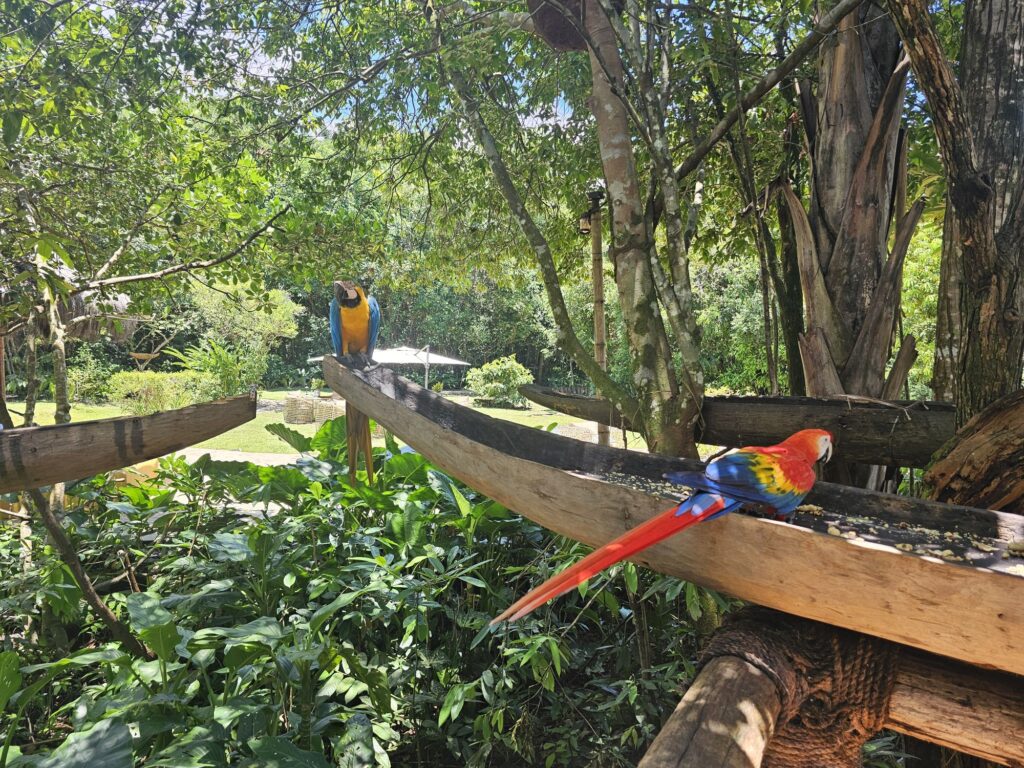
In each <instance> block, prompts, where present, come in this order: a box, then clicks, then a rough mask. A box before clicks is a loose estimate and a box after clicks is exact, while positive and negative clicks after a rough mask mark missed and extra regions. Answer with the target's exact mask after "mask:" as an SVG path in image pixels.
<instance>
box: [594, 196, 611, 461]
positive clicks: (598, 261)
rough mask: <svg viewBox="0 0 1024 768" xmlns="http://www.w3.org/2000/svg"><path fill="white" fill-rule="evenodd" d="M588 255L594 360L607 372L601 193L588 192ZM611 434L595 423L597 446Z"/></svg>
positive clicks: (606, 443) (605, 426)
mask: <svg viewBox="0 0 1024 768" xmlns="http://www.w3.org/2000/svg"><path fill="white" fill-rule="evenodd" d="M589 196H590V202H591V205H590V255H591V267H590V272H591V278H592V280H593V282H594V359H595V360H596V361H597V364H598V365H599V366H601V370H602V371H607V370H608V332H607V328H606V327H605V312H604V257H603V253H602V248H601V200H602V199H603V198H604V192H603V191H600V190H598V191H595V192H590V193H589ZM610 437H611V432H610V430H609V428H608V425H607V424H603V423H601V422H600V421H599V422H597V444H598V445H609V444H610V442H611V440H610Z"/></svg>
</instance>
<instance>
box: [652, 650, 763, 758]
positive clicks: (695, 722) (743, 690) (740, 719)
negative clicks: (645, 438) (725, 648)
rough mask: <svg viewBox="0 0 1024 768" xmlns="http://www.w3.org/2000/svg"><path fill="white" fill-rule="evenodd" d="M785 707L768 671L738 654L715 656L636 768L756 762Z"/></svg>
mask: <svg viewBox="0 0 1024 768" xmlns="http://www.w3.org/2000/svg"><path fill="white" fill-rule="evenodd" d="M781 710H782V701H781V699H780V698H779V692H778V689H777V688H776V687H775V683H774V682H772V680H771V678H769V677H768V675H766V674H765V673H764V672H762V671H761V670H759V669H757V668H756V667H754V666H753V665H752V664H748V663H747V662H746V661H744V660H743V659H740V658H737V657H735V656H720V657H719V658H716V659H712V660H711V662H709V663H708V665H707V666H706V667H704V669H703V670H701V673H700V674H699V675H698V676H697V679H696V680H694V681H693V685H691V686H690V689H689V690H688V691H687V692H686V695H685V696H683V700H682V701H680V702H679V705H678V706H677V707H676V709H675V712H673V713H672V716H671V717H670V718H669V719H668V722H667V723H665V727H664V728H662V729H661V732H660V733H659V734H658V736H657V738H656V739H655V740H654V743H653V744H651V747H650V749H648V750H647V753H646V754H645V755H644V757H643V760H641V761H640V763H639V764H638V765H637V768H691V767H692V768H697V767H698V766H700V768H755V767H756V766H759V765H760V764H761V758H762V757H763V756H764V751H765V749H766V748H767V746H768V740H769V739H770V738H771V736H772V732H773V731H774V729H775V721H776V719H777V718H778V716H779V712H780V711H781Z"/></svg>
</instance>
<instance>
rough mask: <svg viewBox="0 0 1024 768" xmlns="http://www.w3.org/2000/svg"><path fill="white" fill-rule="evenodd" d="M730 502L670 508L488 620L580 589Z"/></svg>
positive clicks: (696, 501) (691, 502) (702, 499)
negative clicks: (604, 571)
mask: <svg viewBox="0 0 1024 768" xmlns="http://www.w3.org/2000/svg"><path fill="white" fill-rule="evenodd" d="M730 504H731V502H730V500H728V499H725V498H723V497H722V496H719V495H718V494H705V493H701V494H696V495H695V496H693V497H691V498H689V499H687V500H686V501H684V502H683V503H682V504H681V505H679V506H677V507H673V508H672V509H670V510H668V511H667V512H664V513H662V514H660V515H658V516H657V517H654V518H651V519H650V520H648V521H647V522H646V523H642V524H641V525H638V526H637V527H636V528H634V529H632V530H631V531H627V532H626V533H624V534H623V535H622V536H620V537H619V538H617V539H615V541H612V542H609V543H608V544H605V545H604V546H603V547H601V548H600V549H596V550H594V551H593V552H591V553H590V554H589V555H587V556H586V557H585V558H583V559H582V560H580V561H579V562H578V563H576V565H573V566H570V567H568V568H566V569H565V570H564V571H562V572H561V573H559V574H558V575H557V576H553V577H552V578H550V579H548V580H547V581H545V582H544V583H543V584H541V585H540V586H539V587H537V588H536V589H534V590H533V591H532V592H530V593H529V594H527V595H524V596H523V597H521V598H520V599H519V600H517V601H516V602H515V603H513V604H512V605H510V606H509V607H508V608H507V609H506V610H505V612H504V613H502V614H501V615H500V616H497V617H496V618H494V619H492V620H491V624H492V625H493V624H499V623H501V622H503V621H516V620H518V619H521V618H523V616H526V615H527V614H528V613H530V612H531V611H533V610H535V609H536V608H539V607H540V606H542V605H544V603H546V602H548V601H549V600H554V599H555V598H556V597H558V596H559V595H562V594H565V593H566V592H568V591H569V590H570V589H572V588H573V587H576V586H579V585H580V584H582V583H583V582H584V581H586V580H587V579H589V578H590V577H591V576H593V575H594V574H596V573H600V572H601V571H603V570H604V569H605V568H607V567H608V566H610V565H614V564H615V563H617V562H619V561H620V560H625V559H626V558H627V557H630V556H632V555H635V554H636V553H637V552H640V551H641V550H644V549H647V547H650V546H651V545H653V544H657V543H658V542H659V541H661V540H662V539H666V538H668V537H669V536H671V535H672V534H674V533H678V532H679V531H681V530H683V529H684V528H688V527H689V526H691V525H693V524H694V523H699V522H700V521H701V520H706V519H708V518H709V517H711V516H713V515H714V514H715V513H717V512H721V511H722V510H723V509H724V508H725V507H726V506H727V505H730Z"/></svg>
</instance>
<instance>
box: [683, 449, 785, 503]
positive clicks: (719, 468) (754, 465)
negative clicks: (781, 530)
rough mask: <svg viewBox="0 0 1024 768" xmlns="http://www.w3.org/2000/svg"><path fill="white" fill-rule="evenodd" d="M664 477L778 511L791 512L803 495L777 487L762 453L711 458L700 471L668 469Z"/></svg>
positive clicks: (777, 484) (742, 453)
mask: <svg viewBox="0 0 1024 768" xmlns="http://www.w3.org/2000/svg"><path fill="white" fill-rule="evenodd" d="M665 479H666V480H670V481H671V482H673V483H679V484H681V485H687V486H689V487H691V488H696V489H699V490H702V491H710V492H713V493H720V494H722V495H723V496H726V497H728V498H730V499H736V500H737V501H741V502H743V503H745V504H767V505H769V506H771V507H773V508H775V509H776V510H778V511H779V512H791V511H792V510H793V509H794V508H795V507H796V505H797V504H799V503H800V500H801V499H802V498H803V496H802V495H798V494H795V493H791V492H789V489H788V488H782V487H780V484H779V483H777V482H776V479H775V477H774V473H773V472H772V471H771V469H770V467H768V465H767V463H766V458H765V457H764V456H761V455H760V454H756V453H746V452H744V451H737V452H736V453H729V454H726V455H725V456H721V457H719V458H718V459H715V460H714V461H712V462H711V463H710V464H708V466H707V467H706V468H705V469H704V471H703V472H668V473H666V474H665Z"/></svg>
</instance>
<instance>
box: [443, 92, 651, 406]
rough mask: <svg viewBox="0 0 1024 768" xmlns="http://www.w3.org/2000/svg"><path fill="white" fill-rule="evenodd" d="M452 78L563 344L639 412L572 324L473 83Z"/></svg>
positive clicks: (611, 395) (546, 251)
mask: <svg viewBox="0 0 1024 768" xmlns="http://www.w3.org/2000/svg"><path fill="white" fill-rule="evenodd" d="M448 78H449V80H450V81H451V82H452V84H453V85H454V87H455V90H456V92H457V93H458V94H459V98H460V99H461V100H462V103H463V107H464V112H465V114H466V116H467V118H468V119H469V122H470V124H471V125H472V126H473V131H474V133H475V134H476V137H477V141H478V142H479V144H480V147H481V148H482V149H483V152H484V155H485V157H486V158H487V161H488V163H489V165H490V166H491V172H492V173H493V174H494V177H495V180H496V181H497V183H498V188H499V189H500V190H501V193H502V195H503V196H504V198H505V201H506V203H507V204H508V206H509V208H510V209H511V211H512V214H513V215H514V216H515V217H516V221H518V222H519V226H520V228H521V229H522V231H523V234H524V235H525V236H526V239H527V241H528V242H529V243H530V246H531V248H532V249H533V252H534V255H535V256H536V257H537V262H538V264H539V266H540V271H541V277H542V278H543V281H544V287H545V289H546V290H547V294H548V301H549V303H550V305H551V311H552V315H554V318H555V323H556V325H557V327H558V341H559V344H560V346H561V347H562V348H563V349H564V350H565V351H566V352H568V353H569V355H570V356H571V357H572V358H573V359H574V360H575V361H576V363H577V364H578V365H579V366H580V368H582V369H583V370H584V371H586V373H587V375H588V376H589V377H590V379H591V380H592V381H593V382H594V384H595V385H596V386H597V388H598V389H599V390H600V391H601V392H603V393H604V394H605V396H606V397H607V398H608V399H609V400H611V401H612V402H613V403H615V405H616V406H617V407H618V408H620V409H621V410H622V411H623V412H625V413H638V412H639V410H640V406H639V403H638V402H636V400H634V398H632V397H631V396H630V395H629V394H628V393H627V392H626V391H625V390H624V389H622V388H621V387H620V386H619V385H618V384H616V383H615V382H614V381H613V380H612V378H611V377H610V376H609V375H608V373H607V372H606V371H604V370H602V368H601V366H599V365H598V364H597V361H596V360H595V359H594V357H593V355H591V354H590V353H589V352H587V350H586V349H585V348H584V347H583V344H582V343H581V342H580V340H579V337H578V336H577V335H576V332H575V330H574V329H573V327H572V319H571V318H570V316H569V310H568V308H567V307H566V305H565V298H564V297H563V295H562V289H561V286H560V284H559V280H558V270H557V268H556V267H555V260H554V257H553V256H552V254H551V247H550V245H549V244H548V242H547V239H546V238H545V237H544V234H543V233H542V232H541V231H540V228H539V227H538V226H537V223H536V222H535V221H534V219H533V217H532V216H531V215H530V213H529V211H528V210H527V208H526V204H525V203H524V202H523V199H522V197H521V196H520V194H519V190H518V189H517V188H516V186H515V182H513V180H512V176H511V174H510V173H509V171H508V167H507V166H506V165H505V160H504V158H503V157H502V155H501V150H499V149H498V145H497V142H496V141H495V139H494V136H493V134H491V131H490V129H489V128H488V127H487V124H486V123H485V122H484V119H483V116H482V115H481V114H480V108H479V105H478V104H477V101H476V98H475V97H474V96H473V94H472V92H471V90H470V88H469V85H468V84H467V83H466V81H465V80H464V79H463V78H462V76H461V75H460V74H459V73H457V72H449V73H448Z"/></svg>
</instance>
